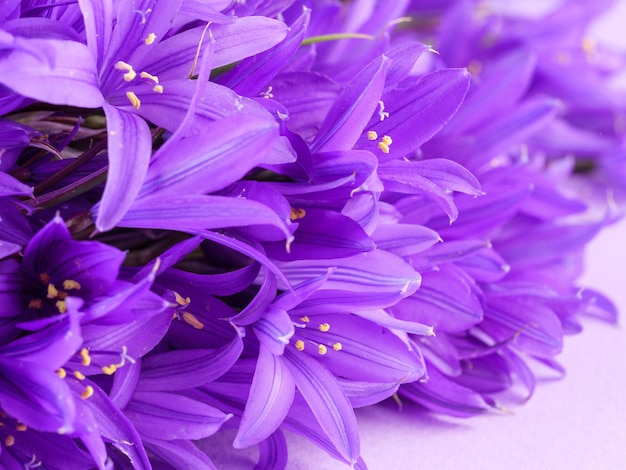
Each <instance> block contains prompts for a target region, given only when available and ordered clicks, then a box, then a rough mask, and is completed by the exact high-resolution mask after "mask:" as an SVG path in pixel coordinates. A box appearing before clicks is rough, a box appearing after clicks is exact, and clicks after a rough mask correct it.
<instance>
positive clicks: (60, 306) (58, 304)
mask: <svg viewBox="0 0 626 470" xmlns="http://www.w3.org/2000/svg"><path fill="white" fill-rule="evenodd" d="M54 306H55V307H56V308H57V310H58V311H59V312H60V313H65V312H67V304H66V303H65V300H57V301H56V302H55V303H54Z"/></svg>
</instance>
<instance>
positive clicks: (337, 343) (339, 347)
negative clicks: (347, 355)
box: [333, 341, 343, 351]
mask: <svg viewBox="0 0 626 470" xmlns="http://www.w3.org/2000/svg"><path fill="white" fill-rule="evenodd" d="M342 348H343V346H342V344H341V343H340V342H339V341H337V342H336V343H335V344H333V349H334V350H335V351H341V349H342Z"/></svg>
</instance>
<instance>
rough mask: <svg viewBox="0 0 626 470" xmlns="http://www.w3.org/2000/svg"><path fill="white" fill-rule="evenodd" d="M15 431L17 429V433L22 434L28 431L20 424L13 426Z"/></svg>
mask: <svg viewBox="0 0 626 470" xmlns="http://www.w3.org/2000/svg"><path fill="white" fill-rule="evenodd" d="M15 429H17V430H18V431H21V432H24V431H26V430H27V429H28V426H26V425H25V424H23V423H20V424H18V425H17V426H15Z"/></svg>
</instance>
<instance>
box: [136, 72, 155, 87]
mask: <svg viewBox="0 0 626 470" xmlns="http://www.w3.org/2000/svg"><path fill="white" fill-rule="evenodd" d="M139 76H140V77H141V78H147V79H148V80H152V81H153V82H154V83H157V84H158V83H159V77H157V76H156V75H152V74H151V73H148V72H141V73H140V74H139Z"/></svg>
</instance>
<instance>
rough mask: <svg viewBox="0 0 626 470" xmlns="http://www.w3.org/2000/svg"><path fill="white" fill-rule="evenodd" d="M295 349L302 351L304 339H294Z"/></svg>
mask: <svg viewBox="0 0 626 470" xmlns="http://www.w3.org/2000/svg"><path fill="white" fill-rule="evenodd" d="M296 349H297V350H298V351H304V341H302V340H301V339H299V340H298V341H296Z"/></svg>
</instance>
